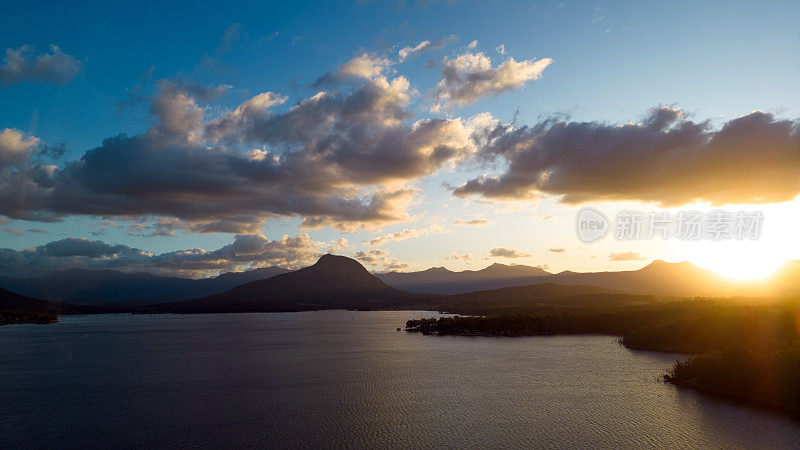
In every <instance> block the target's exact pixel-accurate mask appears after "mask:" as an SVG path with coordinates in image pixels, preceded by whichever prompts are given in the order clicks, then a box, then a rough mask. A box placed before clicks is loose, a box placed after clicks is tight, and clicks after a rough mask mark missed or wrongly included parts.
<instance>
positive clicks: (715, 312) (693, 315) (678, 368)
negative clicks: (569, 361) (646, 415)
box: [406, 299, 800, 414]
mask: <svg viewBox="0 0 800 450" xmlns="http://www.w3.org/2000/svg"><path fill="white" fill-rule="evenodd" d="M583 305H584V306H575V307H566V306H565V307H561V308H557V307H554V306H553V305H550V304H545V305H539V306H531V308H530V309H529V311H528V312H526V313H513V314H493V315H486V316H454V317H442V318H438V319H420V320H409V321H408V322H407V323H406V329H407V330H408V331H420V332H423V333H425V334H439V335H448V334H450V335H452V334H459V335H480V336H532V335H554V334H609V335H616V336H620V342H621V343H622V344H623V345H624V346H625V347H627V348H631V349H638V350H650V351H663V352H677V353H689V354H693V355H695V356H694V357H692V358H691V359H690V360H688V361H686V362H679V363H677V364H676V365H675V366H674V367H673V368H672V370H671V371H670V372H669V373H668V374H667V375H666V376H665V380H666V381H668V382H671V383H674V384H676V385H679V386H685V387H691V388H694V389H698V390H701V391H704V392H708V393H711V394H716V395H723V396H728V397H734V398H738V399H742V400H748V401H751V402H753V403H757V404H760V405H766V406H770V407H775V408H780V409H782V410H784V411H788V412H791V413H794V414H800V306H799V304H798V301H796V300H795V301H769V302H766V301H753V300H741V299H740V300H737V299H690V300H655V299H654V300H652V301H651V302H649V303H646V304H634V303H630V304H627V305H617V306H613V305H606V306H594V307H593V306H585V305H586V303H584V304H583Z"/></svg>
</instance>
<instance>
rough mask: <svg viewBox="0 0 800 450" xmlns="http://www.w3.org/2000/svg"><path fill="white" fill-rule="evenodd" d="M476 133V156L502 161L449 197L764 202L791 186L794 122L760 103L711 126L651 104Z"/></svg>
mask: <svg viewBox="0 0 800 450" xmlns="http://www.w3.org/2000/svg"><path fill="white" fill-rule="evenodd" d="M479 140H480V141H482V144H481V145H480V151H479V155H478V157H479V158H480V159H481V160H482V161H484V162H486V163H487V164H488V163H490V162H495V161H497V160H501V161H503V163H504V164H505V165H507V167H508V168H507V170H505V172H503V173H501V174H500V175H497V176H488V175H483V176H481V177H478V178H474V179H471V180H469V181H467V182H466V183H464V184H462V185H461V186H458V187H457V188H455V189H454V193H455V195H457V196H471V195H479V196H483V197H486V198H495V199H509V200H520V199H527V198H533V197H536V196H538V195H541V194H547V195H554V196H559V197H561V200H562V202H564V203H581V202H587V201H628V200H632V201H643V202H656V203H660V204H662V205H665V206H675V205H682V204H686V203H690V202H693V201H695V200H699V201H707V202H711V203H712V204H714V205H721V204H726V203H771V202H780V201H786V200H791V199H793V198H794V197H795V196H797V195H798V193H800V124H799V123H798V122H797V121H792V120H782V119H778V118H776V117H775V116H773V115H772V114H769V113H765V112H761V111H756V112H753V113H750V114H747V115H746V116H743V117H739V118H737V119H733V120H730V121H728V122H726V123H725V124H723V125H722V127H721V128H719V129H714V128H712V125H711V123H710V122H708V121H703V122H694V121H692V120H689V119H687V118H685V116H684V114H683V112H682V111H681V110H679V109H674V108H670V107H657V108H654V109H653V110H651V111H650V113H649V114H648V115H647V116H646V117H645V118H644V119H643V120H642V121H641V122H640V123H627V124H625V125H610V124H605V123H600V122H563V121H559V120H554V119H553V120H546V121H543V122H540V123H538V124H535V125H532V126H523V127H519V128H516V127H514V126H511V125H507V124H497V125H496V126H494V127H488V128H486V129H485V130H484V131H483V133H482V136H481V137H480V138H479Z"/></svg>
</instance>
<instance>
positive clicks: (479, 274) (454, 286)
mask: <svg viewBox="0 0 800 450" xmlns="http://www.w3.org/2000/svg"><path fill="white" fill-rule="evenodd" d="M546 275H550V273H549V272H547V271H545V270H543V269H540V268H538V267H531V266H524V265H515V266H507V265H505V264H497V263H495V264H492V265H491V266H489V267H486V268H485V269H481V270H465V271H462V272H453V271H451V270H448V269H445V268H444V267H432V268H430V269H427V270H423V271H421V272H388V273H380V274H376V275H375V276H377V277H378V278H380V279H381V280H383V281H384V282H386V284H388V285H390V286H394V287H396V288H397V289H402V290H404V291H409V292H415V293H420V294H457V293H460V292H471V291H478V290H486V289H497V288H501V287H508V286H522V285H526V284H534V283H537V282H540V281H539V278H540V277H542V276H546Z"/></svg>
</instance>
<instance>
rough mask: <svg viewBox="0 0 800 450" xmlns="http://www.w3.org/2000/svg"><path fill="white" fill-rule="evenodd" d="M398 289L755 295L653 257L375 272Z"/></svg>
mask: <svg viewBox="0 0 800 450" xmlns="http://www.w3.org/2000/svg"><path fill="white" fill-rule="evenodd" d="M378 277H379V278H381V279H382V280H383V281H385V282H387V283H388V284H389V285H391V286H394V287H396V288H398V289H403V290H407V291H410V292H417V293H432V294H434V293H435V294H454V293H463V292H471V291H476V290H487V289H498V288H502V287H510V286H525V285H532V284H542V283H556V284H562V285H585V286H599V287H604V288H609V289H616V290H620V291H625V292H631V293H636V294H651V295H663V296H690V297H694V296H720V295H754V293H756V292H761V293H762V294H763V290H762V291H755V290H754V289H752V288H747V289H746V293H743V292H740V290H741V289H744V288H743V286H742V285H741V283H734V282H732V281H731V280H727V279H725V278H723V277H721V276H719V275H717V274H715V273H713V272H710V271H707V270H704V269H701V268H699V267H697V266H695V265H693V264H691V263H688V262H681V263H667V262H664V261H660V260H656V261H653V262H652V263H651V264H649V265H648V266H646V267H644V268H642V269H639V270H630V271H620V272H588V273H580V272H571V271H564V272H560V273H557V274H551V273H548V272H545V271H544V270H542V269H540V268H537V267H530V266H505V265H503V264H492V265H491V266H489V267H487V268H485V269H483V270H477V271H470V270H467V271H463V272H452V271H450V270H447V269H445V268H443V267H436V268H432V269H428V270H423V271H421V272H410V273H397V272H390V273H386V274H381V275H378Z"/></svg>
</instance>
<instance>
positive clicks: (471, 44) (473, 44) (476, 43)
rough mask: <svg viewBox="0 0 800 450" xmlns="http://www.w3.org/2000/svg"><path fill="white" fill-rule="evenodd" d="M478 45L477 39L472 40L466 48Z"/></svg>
mask: <svg viewBox="0 0 800 450" xmlns="http://www.w3.org/2000/svg"><path fill="white" fill-rule="evenodd" d="M477 46H478V41H472V42H470V43H469V45H467V48H475V47H477Z"/></svg>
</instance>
